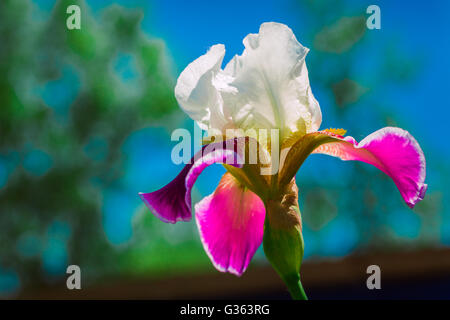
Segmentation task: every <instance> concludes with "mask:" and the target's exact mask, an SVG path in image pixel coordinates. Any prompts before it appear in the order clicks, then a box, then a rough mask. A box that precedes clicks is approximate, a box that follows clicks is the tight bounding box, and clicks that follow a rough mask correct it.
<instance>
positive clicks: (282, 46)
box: [219, 22, 322, 137]
mask: <svg viewBox="0 0 450 320" xmlns="http://www.w3.org/2000/svg"><path fill="white" fill-rule="evenodd" d="M244 45H245V50H244V52H243V53H242V55H241V56H235V57H234V58H233V59H232V60H231V61H230V62H229V63H228V65H227V66H226V68H225V70H224V74H226V75H228V76H229V77H230V78H229V79H230V82H229V83H228V87H227V88H226V89H221V90H219V91H220V92H221V96H222V98H223V113H224V115H225V118H232V119H233V122H234V124H235V126H236V127H239V128H243V129H247V128H278V129H280V130H281V136H282V137H283V136H284V135H286V134H288V133H290V132H294V131H297V130H303V131H305V132H313V131H316V130H317V129H318V128H319V126H320V123H321V121H322V115H321V111H320V107H319V104H318V102H317V101H316V99H314V96H313V94H312V92H311V88H310V85H309V80H308V71H307V68H306V64H305V57H306V54H307V53H308V51H309V49H307V48H306V47H303V46H302V45H301V44H300V43H299V42H298V41H297V39H296V38H295V35H294V34H293V32H292V30H291V29H290V28H289V27H287V26H286V25H284V24H280V23H274V22H270V23H263V24H262V25H261V27H260V30H259V34H249V35H248V36H247V37H246V38H245V39H244ZM230 88H234V89H235V90H230Z"/></svg>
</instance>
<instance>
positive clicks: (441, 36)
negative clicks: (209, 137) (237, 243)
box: [0, 0, 450, 299]
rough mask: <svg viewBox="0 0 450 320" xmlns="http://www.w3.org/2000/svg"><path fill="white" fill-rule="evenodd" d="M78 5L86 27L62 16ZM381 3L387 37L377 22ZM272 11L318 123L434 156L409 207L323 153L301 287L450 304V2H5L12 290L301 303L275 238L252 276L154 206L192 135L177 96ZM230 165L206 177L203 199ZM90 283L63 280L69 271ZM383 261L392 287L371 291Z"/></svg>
mask: <svg viewBox="0 0 450 320" xmlns="http://www.w3.org/2000/svg"><path fill="white" fill-rule="evenodd" d="M70 4H78V5H80V6H81V16H82V24H81V25H82V27H81V30H72V31H69V30H67V28H66V18H67V16H68V15H67V14H66V8H67V6H69V5H70ZM371 4H377V5H378V6H379V7H380V8H381V30H368V29H367V28H366V26H365V23H366V19H367V17H368V16H369V15H368V14H366V12H365V11H366V8H367V7H368V6H369V5H371ZM266 21H277V22H282V23H285V24H287V25H288V26H290V27H291V28H292V29H293V30H294V33H295V34H296V36H297V38H298V39H299V41H300V42H301V43H302V44H303V45H305V46H307V47H309V48H310V49H311V51H310V53H309V54H308V56H307V64H308V69H309V75H310V81H311V85H312V89H313V92H314V94H315V96H316V98H317V100H318V101H319V103H320V105H321V108H322V112H323V123H322V126H321V128H328V127H333V128H336V127H337V128H345V129H347V130H348V132H347V133H348V134H349V135H352V136H353V137H355V138H356V139H357V140H360V139H362V138H364V137H365V136H366V135H368V134H370V133H371V132H373V131H375V130H377V129H379V128H381V127H384V126H399V127H401V128H404V129H406V130H408V131H409V132H410V133H411V134H412V135H413V136H414V137H415V138H416V139H417V140H418V141H419V143H420V145H421V147H422V149H423V151H424V153H425V156H426V161H427V179H426V182H427V183H428V185H429V188H428V192H427V195H426V198H425V199H424V200H423V201H422V202H421V203H419V204H418V205H417V206H416V208H415V209H414V210H410V209H409V208H408V207H407V206H406V205H405V204H404V202H403V201H402V199H401V196H400V194H399V192H398V191H397V189H396V187H395V185H394V183H393V182H392V181H391V180H390V179H389V178H388V177H387V176H386V175H384V174H383V173H381V172H379V171H378V170H377V169H375V168H373V167H371V166H369V165H366V164H361V163H353V162H342V161H340V160H338V159H335V158H331V157H326V156H322V155H313V156H311V157H309V158H308V159H307V160H306V162H305V164H304V165H303V166H302V168H301V169H300V171H299V173H298V175H297V183H298V185H299V188H300V207H301V210H302V213H303V232H304V239H305V245H306V248H305V250H306V251H305V262H304V267H303V269H302V270H303V271H302V277H303V282H304V285H305V287H306V290H307V292H309V295H310V297H311V298H369V299H370V298H450V249H448V246H450V209H449V206H448V203H447V201H445V200H446V199H448V198H449V192H450V191H449V188H448V182H449V173H450V166H449V159H450V157H449V156H450V149H449V148H448V141H447V140H448V139H447V138H446V134H447V133H448V119H449V116H450V112H449V109H448V108H449V106H450V98H449V97H450V96H449V92H450V81H449V79H450V62H449V56H450V37H448V31H449V27H448V21H450V2H448V1H435V0H429V1H427V2H426V3H423V2H419V1H413V2H408V3H405V2H403V1H376V2H372V1H333V0H329V1H326V0H315V1H313V0H280V1H238V0H228V1H220V2H219V1H217V2H215V1H199V0H197V1H144V0H128V1H125V0H122V1H112V0H95V1H94V0H86V1H75V0H71V1H66V0H63V1H52V0H39V1H38V0H35V1H28V0H2V1H0V297H5V298H74V297H75V298H76V297H78V298H80V297H81V298H246V297H247V298H275V299H277V298H280V299H284V298H288V297H289V296H288V294H287V292H286V291H285V289H284V286H283V284H282V283H281V281H280V280H279V279H278V277H277V276H276V274H275V273H274V272H273V270H271V268H270V266H269V264H268V262H267V260H266V259H265V257H264V253H263V251H262V248H260V250H258V252H257V254H256V256H255V258H254V260H253V262H252V264H251V266H250V268H249V269H248V271H247V273H246V274H245V275H244V276H243V277H241V278H239V279H238V278H236V277H235V276H232V275H226V274H222V273H219V272H217V271H216V270H215V269H214V268H213V266H212V264H211V263H210V261H209V259H208V257H207V255H206V254H205V252H204V251H203V248H202V245H201V243H200V240H199V237H198V232H197V229H196V225H195V223H193V222H189V223H178V224H176V225H167V224H164V223H162V222H161V221H159V220H158V219H157V218H155V217H154V216H153V215H152V214H150V212H149V211H148V210H147V209H146V208H145V207H144V205H143V204H142V203H141V201H140V199H139V197H138V192H149V191H152V190H155V189H157V188H159V187H161V186H163V185H164V184H166V183H167V182H168V181H170V180H171V179H172V178H173V177H174V176H175V175H176V174H177V172H178V171H179V170H181V167H180V166H177V165H175V164H173V163H172V162H171V159H170V154H171V149H172V147H173V146H174V145H175V144H176V142H172V141H171V139H170V135H171V132H172V130H174V129H175V128H186V129H189V130H191V131H193V130H194V123H193V122H192V121H191V120H190V119H188V118H187V117H186V116H185V115H184V114H183V112H182V111H181V110H180V109H179V108H178V106H177V102H176V100H175V98H174V94H173V88H174V85H175V82H176V78H177V76H178V74H179V73H180V72H181V71H182V70H183V69H184V67H185V66H186V65H187V64H188V63H189V62H191V61H192V60H194V59H196V58H197V57H199V56H200V55H202V54H204V53H205V52H206V51H207V49H208V48H209V47H210V46H211V45H213V44H216V43H223V44H225V46H226V49H227V53H226V56H225V60H224V61H225V62H227V61H228V60H229V59H231V58H232V57H233V55H235V54H240V53H241V52H242V50H243V45H242V39H243V38H244V37H245V36H246V35H247V34H248V33H255V32H257V31H258V28H259V25H260V24H261V23H263V22H266ZM223 173H224V169H223V167H221V166H220V165H214V166H211V167H209V168H208V169H206V170H205V171H204V173H203V174H202V176H201V177H200V179H199V180H198V181H197V183H196V185H195V189H194V191H193V194H194V196H193V199H194V201H198V200H199V199H201V197H202V196H205V195H207V194H209V193H211V192H212V191H213V190H214V189H215V186H216V185H217V183H218V181H219V179H220V176H221V175H222V174H223ZM70 264H76V265H79V266H80V267H81V270H82V288H83V289H82V290H80V291H76V292H75V291H69V290H67V289H65V288H66V287H65V281H66V278H67V275H66V268H67V266H68V265H70ZM370 264H377V265H380V267H381V271H382V290H378V291H376V292H372V291H369V290H367V288H366V285H365V281H366V278H367V276H368V275H367V274H366V268H367V266H368V265H370Z"/></svg>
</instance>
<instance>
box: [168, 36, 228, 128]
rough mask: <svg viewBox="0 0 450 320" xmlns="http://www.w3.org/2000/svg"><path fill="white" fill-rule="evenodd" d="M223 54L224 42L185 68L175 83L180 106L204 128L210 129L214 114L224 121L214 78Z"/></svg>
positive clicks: (216, 117)
mask: <svg viewBox="0 0 450 320" xmlns="http://www.w3.org/2000/svg"><path fill="white" fill-rule="evenodd" d="M224 55H225V46H224V45H222V44H217V45H214V46H212V47H211V48H210V49H209V50H208V52H207V53H206V54H204V55H203V56H201V57H199V58H198V59H197V60H195V61H193V62H191V63H190V64H189V65H188V66H187V67H186V69H184V71H183V72H182V73H181V74H180V76H179V78H178V81H177V84H176V86H175V97H176V98H177V101H178V103H179V104H180V106H181V108H182V109H183V110H184V112H186V113H187V114H188V115H189V117H191V118H192V119H193V120H195V121H197V123H198V125H199V126H200V127H201V128H202V129H204V130H207V129H209V128H210V126H211V118H212V115H213V117H214V118H215V121H219V122H223V116H220V113H221V111H220V109H221V98H220V96H219V93H218V92H217V90H216V88H215V86H214V85H213V79H214V77H215V76H216V75H217V74H218V73H219V71H220V70H221V69H220V67H221V65H222V60H223V57H224ZM219 126H220V125H219Z"/></svg>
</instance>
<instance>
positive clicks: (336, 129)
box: [323, 128, 347, 136]
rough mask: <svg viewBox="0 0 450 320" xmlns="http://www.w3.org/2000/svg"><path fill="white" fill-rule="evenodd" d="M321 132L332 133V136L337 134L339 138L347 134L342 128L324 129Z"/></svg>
mask: <svg viewBox="0 0 450 320" xmlns="http://www.w3.org/2000/svg"><path fill="white" fill-rule="evenodd" d="M323 131H325V132H330V133H334V134H337V135H339V136H344V135H345V134H346V133H347V130H345V129H342V128H329V129H325V130H323Z"/></svg>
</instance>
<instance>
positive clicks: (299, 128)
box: [140, 22, 427, 299]
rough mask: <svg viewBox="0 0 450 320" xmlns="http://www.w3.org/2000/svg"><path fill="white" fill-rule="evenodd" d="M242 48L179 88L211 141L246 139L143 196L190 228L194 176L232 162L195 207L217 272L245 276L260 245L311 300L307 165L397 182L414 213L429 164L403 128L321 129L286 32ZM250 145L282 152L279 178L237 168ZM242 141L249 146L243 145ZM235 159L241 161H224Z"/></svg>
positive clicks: (276, 30)
mask: <svg viewBox="0 0 450 320" xmlns="http://www.w3.org/2000/svg"><path fill="white" fill-rule="evenodd" d="M243 43H244V46H245V49H244V51H243V53H242V55H240V56H239V55H236V56H235V57H234V58H233V59H232V60H231V61H230V62H229V63H228V64H227V65H226V67H225V68H224V69H221V65H222V60H223V58H224V55H225V47H224V46H223V45H222V44H217V45H214V46H212V47H211V48H210V49H209V50H208V51H207V53H206V54H204V55H203V56H201V57H199V58H198V59H197V60H195V61H193V62H192V63H190V64H189V65H188V66H187V67H186V69H185V70H184V71H183V72H182V73H181V74H180V76H179V78H178V81H177V84H176V87H175V96H176V98H177V101H178V103H179V105H180V106H181V108H182V109H183V111H184V112H186V113H187V114H188V115H189V117H191V118H192V119H193V120H194V121H196V122H197V124H198V125H199V126H200V128H202V129H203V130H207V131H208V135H209V136H210V137H214V139H216V138H218V137H224V136H225V137H226V139H227V137H228V135H227V134H226V132H227V131H230V130H235V131H236V132H240V133H241V134H236V135H235V136H234V137H233V138H231V139H228V140H226V139H225V140H219V141H216V140H214V142H211V143H210V144H206V145H204V146H203V147H202V150H200V151H199V153H198V154H196V155H195V156H194V157H193V159H192V161H191V163H189V164H187V165H186V166H185V167H184V169H183V170H182V171H181V172H180V173H179V174H178V176H176V177H175V179H174V180H173V181H172V182H170V183H169V184H167V185H166V186H165V187H163V188H162V189H159V190H157V191H154V192H151V193H141V194H140V197H141V199H142V200H143V201H144V203H145V204H146V205H147V207H148V208H149V209H150V210H151V212H152V213H153V214H155V215H156V216H157V217H158V218H159V219H161V220H162V221H164V222H168V223H176V222H178V221H189V220H190V219H191V211H192V210H191V209H192V208H191V195H190V193H191V189H192V187H193V185H194V183H195V181H196V179H197V177H198V176H199V175H200V173H201V172H202V170H203V169H204V168H206V167H207V166H209V165H211V164H213V163H225V164H224V166H225V168H226V169H227V172H226V173H225V174H224V175H223V177H222V179H221V180H220V182H219V184H218V186H217V188H216V190H215V191H214V192H213V193H212V194H210V195H209V196H207V197H205V198H203V200H201V201H200V202H199V203H197V204H196V205H195V207H194V211H195V219H196V222H197V226H198V230H199V233H200V237H201V241H202V243H203V247H204V249H205V251H206V253H207V254H208V256H209V258H210V259H211V261H212V263H213V264H214V266H215V267H216V268H217V269H218V270H219V271H222V272H230V273H233V274H235V275H237V276H240V275H242V273H243V272H244V271H245V270H246V268H247V266H248V265H249V263H250V260H251V259H252V257H253V255H254V254H255V251H256V250H257V249H258V247H259V246H260V245H261V243H263V248H264V252H265V254H266V257H267V258H268V260H269V261H270V263H271V264H272V266H273V267H274V269H275V270H276V271H277V272H278V274H279V275H280V277H281V278H282V280H283V281H284V282H285V284H286V285H287V288H288V290H289V292H290V293H291V295H292V297H293V298H295V299H306V295H305V292H304V290H303V287H302V284H301V281H300V266H301V262H302V258H303V248H304V244H303V238H302V225H301V217H300V210H299V205H298V189H297V186H296V183H295V174H296V173H297V171H298V170H299V168H300V166H301V164H302V163H303V162H304V160H305V159H306V157H307V156H308V155H310V154H312V153H321V154H326V155H330V156H333V157H337V158H339V159H341V160H345V161H347V160H355V161H362V162H365V163H368V164H371V165H373V166H375V167H376V168H378V169H379V170H381V171H383V172H384V173H385V174H387V175H388V176H389V177H391V179H392V180H393V182H394V183H395V185H396V186H397V188H398V190H399V191H400V194H401V196H402V197H403V199H404V201H405V202H406V204H407V205H408V206H409V207H410V208H413V207H414V205H415V204H416V203H417V202H419V201H420V200H422V199H423V197H424V195H425V192H426V189H427V185H426V184H425V157H424V154H423V152H422V150H421V148H420V146H419V144H418V143H417V141H416V140H415V139H414V138H413V136H412V135H411V134H409V133H408V132H407V131H405V130H403V129H400V128H394V127H386V128H382V129H380V130H378V131H375V132H373V133H372V134H370V135H368V136H367V137H366V138H364V139H363V140H361V141H360V142H357V141H356V140H355V139H354V138H352V137H350V136H345V137H344V134H345V130H342V129H326V130H319V127H320V124H321V121H322V113H321V110H320V106H319V103H318V102H317V100H316V99H315V98H314V96H313V93H312V91H311V87H310V84H309V79H308V70H307V68H306V63H305V58H306V55H307V53H308V51H309V49H307V48H306V47H304V46H302V45H301V44H300V43H299V42H298V41H297V39H296V37H295V35H294V34H293V32H292V30H291V29H290V28H289V27H287V26H286V25H283V24H280V23H273V22H270V23H263V24H262V25H261V27H260V29H259V33H258V34H249V35H247V36H246V37H245V39H244V41H243ZM260 129H267V130H274V129H275V130H278V132H279V135H278V138H277V141H274V139H273V138H272V139H271V138H269V139H268V140H267V141H263V139H262V138H261V136H259V135H257V136H256V137H249V136H247V135H246V134H245V132H248V130H250V131H251V130H255V131H257V132H259V130H260ZM242 132H244V134H242ZM271 137H272V136H271ZM252 139H254V140H256V141H257V142H258V148H259V149H260V150H263V151H264V152H265V154H266V155H267V154H269V155H271V154H272V155H273V154H274V151H273V146H274V145H275V146H277V148H278V149H276V151H277V153H278V151H279V154H280V157H281V158H280V160H279V161H280V165H279V168H278V169H277V170H276V172H270V173H262V169H263V168H264V167H267V162H264V163H263V162H262V160H261V161H257V162H256V163H248V161H247V162H246V161H239V160H242V158H245V157H248V156H249V150H250V148H249V147H248V146H249V141H250V140H252ZM211 140H213V139H211ZM225 142H226V143H225ZM240 143H241V145H242V143H243V145H244V146H245V147H244V148H239V147H237V146H238V145H239V144H240ZM230 146H231V147H230ZM239 150H241V152H240V151H239ZM242 150H243V151H242ZM264 152H263V153H262V154H264ZM230 157H231V159H234V160H232V161H231V162H230V161H228V162H227V161H225V160H227V159H230ZM273 158H274V157H271V159H273ZM271 165H273V163H270V164H269V166H271Z"/></svg>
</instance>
